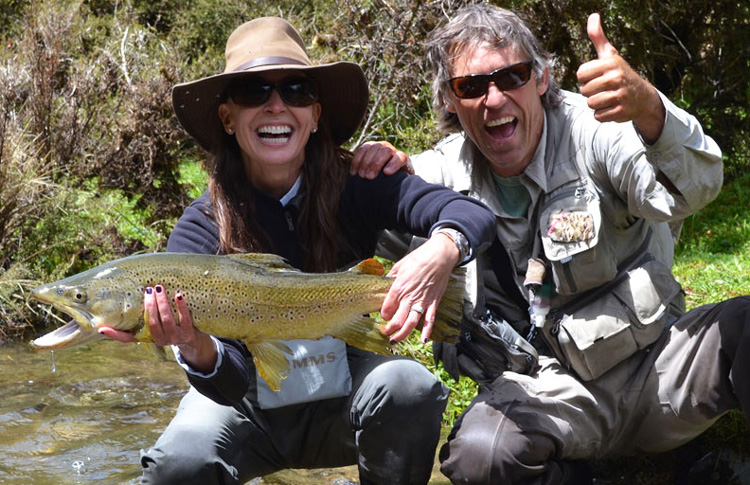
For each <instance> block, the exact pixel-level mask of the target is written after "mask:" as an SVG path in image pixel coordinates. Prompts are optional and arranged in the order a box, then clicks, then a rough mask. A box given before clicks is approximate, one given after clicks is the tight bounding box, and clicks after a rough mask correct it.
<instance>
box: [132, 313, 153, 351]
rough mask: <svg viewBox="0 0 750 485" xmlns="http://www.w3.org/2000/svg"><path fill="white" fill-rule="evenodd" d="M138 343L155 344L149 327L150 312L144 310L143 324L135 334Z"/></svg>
mask: <svg viewBox="0 0 750 485" xmlns="http://www.w3.org/2000/svg"><path fill="white" fill-rule="evenodd" d="M133 336H134V337H135V340H136V342H141V343H153V341H154V339H153V337H151V329H150V328H149V327H148V310H146V309H145V308H144V309H143V324H142V325H141V327H140V328H139V329H138V330H136V331H135V333H134V334H133Z"/></svg>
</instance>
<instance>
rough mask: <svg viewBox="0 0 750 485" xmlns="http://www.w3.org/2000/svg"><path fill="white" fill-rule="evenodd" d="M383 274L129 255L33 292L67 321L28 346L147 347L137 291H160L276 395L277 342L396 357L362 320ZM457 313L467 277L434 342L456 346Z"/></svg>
mask: <svg viewBox="0 0 750 485" xmlns="http://www.w3.org/2000/svg"><path fill="white" fill-rule="evenodd" d="M383 273H384V269H383V266H382V265H381V264H380V263H379V262H378V261H377V260H375V259H368V260H365V261H362V262H361V263H359V264H358V265H356V266H354V267H353V268H351V269H349V270H347V271H341V272H337V273H304V272H301V271H299V270H297V269H295V268H293V267H292V266H290V265H289V264H288V263H286V262H285V261H284V259H283V258H281V257H280V256H276V255H272V254H232V255H225V256H213V255H203V254H180V253H150V254H142V255H136V256H130V257H126V258H122V259H118V260H115V261H111V262H108V263H105V264H102V265H100V266H97V267H95V268H92V269H90V270H88V271H84V272H82V273H79V274H77V275H74V276H70V277H68V278H65V279H62V280H60V281H57V282H54V283H49V284H46V285H43V286H40V287H38V288H36V289H34V290H33V291H32V292H31V296H32V297H33V298H36V299H37V300H39V301H41V302H43V303H47V304H50V305H52V306H53V307H55V308H57V309H58V310H60V311H62V312H64V313H66V314H68V315H70V316H71V317H73V320H72V321H71V322H70V323H68V324H67V325H64V326H62V327H60V328H58V329H57V330H54V331H52V332H50V333H48V334H46V335H43V336H41V337H39V338H37V339H36V340H34V341H33V342H32V343H31V346H32V347H33V348H35V349H38V350H55V349H62V348H66V347H72V346H75V345H80V344H84V343H89V342H94V341H96V340H100V339H102V338H105V337H103V336H102V335H100V334H99V333H98V332H97V328H98V327H100V326H109V327H113V328H116V329H119V330H125V331H132V332H133V333H134V334H135V336H136V339H137V340H139V341H142V342H151V338H150V335H149V334H148V325H144V321H145V320H144V319H145V318H148V317H147V315H144V309H143V292H144V290H145V289H146V287H149V286H154V285H156V284H160V285H162V286H164V288H165V290H166V291H167V292H168V295H169V297H170V301H172V297H173V296H174V294H175V293H176V292H180V293H182V294H183V295H185V298H186V301H187V302H188V306H189V308H190V312H191V316H192V319H193V324H194V325H195V327H196V328H198V329H200V330H202V331H203V332H206V333H209V334H212V335H216V336H220V337H228V338H234V339H239V340H242V341H244V342H245V343H246V345H247V347H248V349H249V350H250V352H251V353H252V355H253V360H254V362H255V365H256V367H257V369H258V372H259V374H260V375H261V376H262V377H263V378H264V379H265V380H266V382H268V384H269V385H270V387H271V388H272V389H275V390H278V389H280V386H281V380H282V379H284V378H285V377H286V376H287V373H288V369H289V363H288V360H287V358H286V357H285V356H284V353H289V349H288V347H286V345H284V344H283V343H282V342H281V341H282V340H291V339H313V340H314V339H318V338H321V337H323V336H325V335H330V336H332V337H335V338H338V339H341V340H343V341H344V342H346V343H347V344H349V345H353V346H356V347H359V348H361V349H364V350H369V351H371V352H376V353H379V354H385V355H389V354H391V353H392V352H393V349H392V347H391V346H390V344H389V341H388V338H387V337H386V336H384V335H383V334H382V333H381V332H380V326H381V323H379V322H378V321H377V320H375V319H374V318H371V317H370V316H368V314H370V313H373V312H377V311H378V310H380V307H381V305H382V303H383V300H384V299H385V295H386V293H387V292H388V289H389V288H390V287H391V284H392V283H393V278H388V277H386V276H383ZM462 307H463V276H462V274H461V273H454V276H453V277H452V278H451V283H450V285H449V287H448V289H447V290H446V293H445V295H444V296H443V299H442V301H441V303H440V306H439V309H438V314H439V315H438V318H437V320H436V322H435V325H434V327H433V331H432V339H433V340H437V341H446V342H453V341H455V339H456V338H457V336H458V322H460V320H461V313H462ZM173 310H174V308H173Z"/></svg>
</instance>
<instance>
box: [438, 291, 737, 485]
mask: <svg viewBox="0 0 750 485" xmlns="http://www.w3.org/2000/svg"><path fill="white" fill-rule="evenodd" d="M540 363H541V364H542V369H541V370H540V371H539V373H538V374H536V375H534V376H526V375H520V374H515V373H511V372H505V373H503V374H502V375H501V376H500V377H498V378H497V379H495V380H494V381H493V382H491V383H490V384H488V385H486V386H482V387H481V389H480V392H479V394H478V395H477V396H476V398H475V399H474V400H473V402H472V403H471V405H470V406H469V407H468V408H467V409H466V410H465V411H464V413H463V415H462V416H461V418H460V419H459V420H458V421H457V423H456V425H455V426H454V429H453V430H452V432H451V435H450V436H449V438H448V442H447V443H446V444H445V445H444V446H443V448H442V449H441V450H440V461H441V470H442V471H443V473H444V474H445V475H446V476H448V477H449V478H450V479H451V481H452V482H454V483H466V484H498V483H509V484H510V483H512V484H514V485H516V484H525V483H535V484H536V483H539V484H555V485H559V484H563V483H581V478H580V476H575V475H574V473H575V471H576V470H577V467H575V466H572V465H575V464H576V463H577V461H578V460H590V459H598V458H604V457H613V456H618V455H632V454H637V453H648V452H663V451H667V450H671V449H674V448H676V447H678V446H680V445H682V444H684V443H686V442H688V441H690V440H692V439H693V438H695V437H696V436H698V435H699V434H700V433H702V432H703V431H705V430H706V429H707V428H708V427H710V426H711V425H712V424H713V423H714V422H715V421H716V420H717V419H718V418H719V417H721V415H722V414H724V413H726V412H727V411H729V410H730V409H733V408H737V407H738V406H739V407H741V408H742V410H743V411H744V413H745V416H746V417H747V416H748V415H749V411H750V298H748V297H742V298H735V299H732V300H728V301H725V302H721V303H717V304H712V305H707V306H704V307H700V308H697V309H695V310H693V311H690V312H688V313H687V314H685V315H683V316H682V317H680V318H679V319H677V320H676V321H675V322H674V323H673V325H672V326H671V327H670V328H668V329H667V330H665V332H664V334H663V335H662V336H661V338H660V339H659V340H658V341H657V342H656V343H654V344H653V345H652V346H651V347H649V348H648V349H646V350H644V351H641V352H639V353H637V354H635V355H633V356H631V357H630V358H629V359H627V360H625V361H624V362H622V363H620V364H619V365H617V366H616V367H615V368H613V369H612V370H610V371H608V372H607V373H605V374H604V375H603V376H601V377H600V378H598V379H596V380H594V381H590V382H581V381H579V380H578V379H577V378H576V377H575V376H574V375H572V374H571V373H569V372H568V371H567V370H566V369H565V368H563V367H562V366H561V365H560V364H559V362H558V361H557V360H555V359H552V358H543V359H542V360H541V362H540Z"/></svg>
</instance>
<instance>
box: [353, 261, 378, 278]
mask: <svg viewBox="0 0 750 485" xmlns="http://www.w3.org/2000/svg"><path fill="white" fill-rule="evenodd" d="M348 271H351V272H352V273H357V274H370V275H375V276H383V274H384V273H385V268H383V265H382V264H381V263H380V261H378V260H377V259H375V258H369V259H365V260H364V261H361V262H360V263H359V264H357V265H356V266H353V267H352V268H350V269H349V270H348Z"/></svg>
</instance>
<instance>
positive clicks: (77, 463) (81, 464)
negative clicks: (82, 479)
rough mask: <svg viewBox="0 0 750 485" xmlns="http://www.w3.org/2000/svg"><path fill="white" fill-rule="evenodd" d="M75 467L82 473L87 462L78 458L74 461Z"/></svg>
mask: <svg viewBox="0 0 750 485" xmlns="http://www.w3.org/2000/svg"><path fill="white" fill-rule="evenodd" d="M71 466H72V467H73V469H74V470H75V471H76V472H78V474H80V473H81V472H82V471H83V470H84V469H85V468H86V464H85V463H84V462H83V461H81V460H76V461H74V462H73V465H71Z"/></svg>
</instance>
